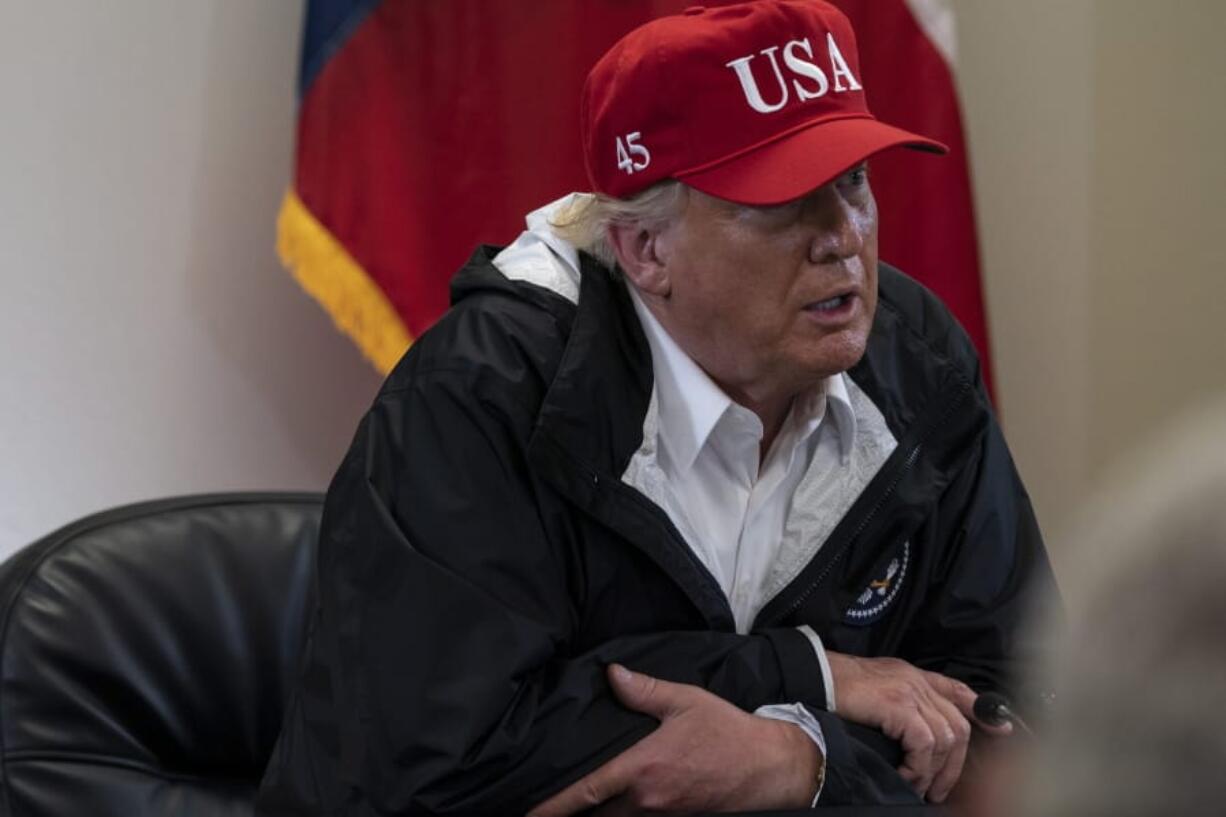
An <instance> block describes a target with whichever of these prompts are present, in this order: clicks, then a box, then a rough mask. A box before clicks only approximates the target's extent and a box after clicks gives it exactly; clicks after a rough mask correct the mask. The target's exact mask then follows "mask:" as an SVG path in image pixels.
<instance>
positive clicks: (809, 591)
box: [753, 382, 971, 630]
mask: <svg viewBox="0 0 1226 817" xmlns="http://www.w3.org/2000/svg"><path fill="white" fill-rule="evenodd" d="M970 390H971V384H970V383H969V382H965V383H963V384H962V385H961V387H960V388H959V389H958V391H957V392H955V393H954V395H953V397H952V398H951V399H950V402H949V404H948V406H946V408H945V410H944V411H942V412H941V413H940V415H938V416H937V417H936V418H935V419H934V420H933V421H932V422H931V423H930V424H929V425H928V426H927V427H926V428H924V430H923V433H922V434H921V435H920V437H919V439H918V440H916V442H915V444H914V445H912V446H911V449H910V450H909V451H908V452H907V457H906V459H904V460H903V462H902V464H901V465H899V466H898V469H897V471H896V472H895V474H894V478H893V479H892V480H891V481H890V484H889V485H888V486H886V488H885V489H884V490H883V491H882V492H881V495H880V496H878V497H877V501H876V502H874V503H873V506H872V507H871V508H869V510H868V512H867V513H866V514H864V516H863V517H861V519H860V522H859V524H858V525H856V528H855V530H853V531H852V532H851V534H850V535H848V536H847V537H846V538H845V539H844V540H843V541H842V542H841V543H840V544H839V545H838V550H837V551H835V553H834V555H833V556H831V557H830V559H829V560H828V561H827V562H826V565H825V567H823V568H822V571H821V572H820V573H819V574H818V575H817V577H816V578H814V579H813V581H812V582H811V583H810V584H809V586H808V587H806V588H805V590H804V591H803V592H802V593H801V594H800V595H799V596H797V597H796V599H795V600H794V601H793V602H792V603H791V604H789V605H788V606H787V607H786V608H784V609H783V610H781V611H780V612H779V613H777V614H776V615H774V616H771V618H770V619H769V620H767V621H764V622H756V621H755V622H754V626H753V629H755V630H756V629H758V627H759V626H771V625H773V624H775V623H776V622H779V621H781V620H783V619H785V618H787V617H788V616H789V615H791V614H792V613H794V612H795V611H796V610H799V609H800V607H801V606H802V605H803V604H804V603H805V602H806V601H807V600H808V599H809V597H810V596H812V595H813V593H814V592H815V591H816V590H817V588H818V587H820V586H821V584H822V582H824V581H825V580H826V577H827V576H828V575H829V574H830V571H831V570H833V569H834V566H835V565H836V564H838V562H839V560H840V559H842V558H843V555H844V554H845V553H846V552H847V549H848V548H849V547H851V544H852V543H853V542H855V541H856V539H857V538H859V536H860V534H861V533H862V532H863V531H864V529H865V528H866V527H868V524H869V523H870V522H872V521H873V519H874V518H875V517H876V516H877V514H878V513H879V512H880V511H881V508H882V507H883V506H884V505H885V504H886V501H887V500H888V499H889V498H890V496H892V495H893V493H894V491H895V490H897V488H898V485H899V483H901V482H902V480H903V477H905V476H906V475H907V473H908V472H909V471H910V470H911V469H912V468H914V467H915V463H916V462H917V461H918V460H919V455H920V452H921V451H922V450H923V447H924V444H925V443H926V442H927V441H928V439H929V438H930V437H931V436H932V434H933V433H934V432H935V431H936V430H937V429H938V428H940V427H941V426H942V425H943V424H944V422H945V420H946V419H947V418H948V417H949V416H950V415H951V414H953V412H954V409H956V408H957V407H958V406H960V405H961V404H962V401H963V400H964V399H965V398H966V395H967V394H968V393H969V392H970Z"/></svg>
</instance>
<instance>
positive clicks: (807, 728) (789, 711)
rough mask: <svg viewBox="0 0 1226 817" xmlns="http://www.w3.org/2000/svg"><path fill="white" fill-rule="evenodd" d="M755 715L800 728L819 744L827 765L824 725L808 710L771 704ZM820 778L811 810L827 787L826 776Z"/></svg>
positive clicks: (787, 705) (755, 712)
mask: <svg viewBox="0 0 1226 817" xmlns="http://www.w3.org/2000/svg"><path fill="white" fill-rule="evenodd" d="M754 714H755V715H757V716H758V717H760V718H772V719H774V720H777V721H786V722H787V723H791V724H795V725H796V726H799V727H800V728H801V730H803V731H804V733H805V734H806V735H808V736H809V739H810V740H812V741H813V742H814V743H815V744H817V751H819V752H821V754H822V761H821V762H822V764H823V765H825V763H826V736H825V734H823V733H822V725H821V724H820V723H818V722H817V718H816V717H814V716H813V713H812V712H810V711H809V710H808V709H806V708H805V707H803V706H801V705H800V704H770V705H769V706H760V707H758V708H757V709H756V710H754ZM818 777H819V781H820V782H819V783H818V784H817V793H816V794H815V795H813V802H812V803H810V804H809V807H810V808H812V807H813V806H816V805H817V801H818V798H820V797H821V796H822V789H823V788H824V787H825V783H826V776H825V775H824V774H819V775H818Z"/></svg>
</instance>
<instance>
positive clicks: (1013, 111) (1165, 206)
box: [953, 0, 1226, 562]
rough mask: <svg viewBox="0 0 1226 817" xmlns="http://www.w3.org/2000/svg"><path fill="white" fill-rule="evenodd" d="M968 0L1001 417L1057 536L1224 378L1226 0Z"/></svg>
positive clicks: (966, 71) (961, 17) (963, 59)
mask: <svg viewBox="0 0 1226 817" xmlns="http://www.w3.org/2000/svg"><path fill="white" fill-rule="evenodd" d="M953 5H954V7H955V10H956V13H957V21H958V27H959V32H958V33H959V36H958V44H959V55H958V74H957V75H958V80H959V84H960V87H961V93H962V101H963V107H964V115H965V117H966V125H967V129H968V131H969V137H970V146H971V151H972V169H973V173H974V177H975V190H976V199H977V207H978V215H979V222H980V239H981V247H982V251H983V262H984V270H985V271H984V275H985V279H986V286H987V291H988V307H989V317H990V320H991V324H992V326H991V328H992V336H993V340H994V343H995V356H996V371H997V377H998V381H999V382H998V391H999V397H1000V400H1001V403H1002V407H1003V415H1004V424H1005V428H1006V431H1007V433H1008V435H1009V438H1010V441H1011V443H1012V445H1013V448H1014V453H1015V456H1016V458H1017V460H1018V464H1019V467H1020V468H1021V470H1022V473H1023V476H1024V477H1025V479H1026V481H1027V484H1028V486H1029V488H1030V491H1031V494H1032V496H1033V498H1034V501H1035V504H1036V507H1037V508H1038V511H1039V515H1040V520H1041V522H1043V524H1044V527H1045V528H1046V529H1047V530H1048V532H1049V534H1052V533H1055V534H1059V531H1060V530H1061V529H1063V528H1064V527H1065V525H1066V524H1067V523H1068V522H1069V521H1070V520H1071V517H1072V515H1073V514H1074V513H1075V511H1076V510H1077V509H1078V507H1079V505H1080V504H1081V503H1082V501H1083V500H1084V499H1085V498H1086V497H1087V495H1088V493H1089V491H1090V489H1091V487H1092V486H1093V484H1094V483H1096V482H1097V481H1098V480H1099V479H1100V478H1101V477H1102V476H1103V475H1104V474H1105V472H1106V470H1108V469H1109V467H1110V465H1111V463H1112V461H1113V460H1114V459H1115V458H1116V457H1117V455H1118V454H1120V453H1122V451H1123V450H1124V449H1125V448H1127V447H1128V446H1130V445H1132V444H1134V443H1136V442H1138V441H1140V440H1141V439H1142V438H1145V437H1147V436H1148V435H1150V434H1152V433H1153V432H1154V431H1155V429H1157V428H1158V427H1160V426H1161V425H1163V424H1166V423H1169V422H1171V420H1172V419H1173V418H1174V416H1175V415H1177V414H1178V413H1179V412H1180V411H1181V410H1183V409H1186V408H1187V407H1189V406H1191V405H1193V404H1195V403H1196V402H1198V401H1200V400H1202V399H1203V398H1204V397H1205V396H1206V395H1208V394H1210V393H1213V392H1214V391H1217V390H1220V389H1223V388H1226V366H1224V365H1223V363H1224V362H1226V361H1224V360H1223V357H1226V355H1224V354H1223V351H1224V350H1226V278H1224V276H1223V274H1224V272H1226V264H1223V252H1222V250H1221V246H1222V245H1221V243H1220V239H1219V234H1220V233H1221V232H1223V231H1226V225H1224V224H1223V222H1224V221H1226V193H1224V192H1223V191H1226V159H1224V158H1223V146H1224V145H1226V92H1223V90H1222V87H1221V82H1222V79H1223V78H1226V50H1223V49H1222V48H1221V44H1220V34H1221V32H1222V31H1226V3H1222V2H1220V0H1178V2H1165V3H1153V2H1146V1H1145V0H1099V2H1090V0H1030V2H1026V3H1018V2H1015V0H954V3H953ZM1053 538H1054V539H1055V540H1057V541H1058V539H1059V536H1058V535H1057V536H1056V537H1053ZM1055 556H1056V559H1057V561H1058V562H1059V560H1060V558H1061V557H1060V554H1059V553H1056V554H1055Z"/></svg>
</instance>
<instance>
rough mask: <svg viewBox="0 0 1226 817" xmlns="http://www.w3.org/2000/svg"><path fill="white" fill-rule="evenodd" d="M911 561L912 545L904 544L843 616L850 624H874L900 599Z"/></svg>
mask: <svg viewBox="0 0 1226 817" xmlns="http://www.w3.org/2000/svg"><path fill="white" fill-rule="evenodd" d="M910 561H911V543H910V542H903V546H902V550H901V551H900V552H899V553H898V554H897V555H895V556H894V557H893V558H892V559H890V561H889V563H888V564H887V565H886V566H885V569H884V570H883V571H882V574H881V575H880V576H878V577H877V578H875V579H873V580H872V581H871V582H869V583H868V587H866V588H864V592H862V593H861V594H860V595H859V596H857V597H856V600H855V601H854V602H852V603H851V606H850V607H848V608H847V611H846V612H845V613H844V614H843V619H844V620H845V621H846V622H847V623H848V624H872V623H873V622H874V621H876V620H877V619H879V618H881V616H882V615H883V614H884V613H885V611H886V610H888V609H889V607H890V605H891V604H893V603H894V599H896V598H898V591H899V590H901V589H902V583H903V581H905V580H906V578H907V565H908V564H909V562H910Z"/></svg>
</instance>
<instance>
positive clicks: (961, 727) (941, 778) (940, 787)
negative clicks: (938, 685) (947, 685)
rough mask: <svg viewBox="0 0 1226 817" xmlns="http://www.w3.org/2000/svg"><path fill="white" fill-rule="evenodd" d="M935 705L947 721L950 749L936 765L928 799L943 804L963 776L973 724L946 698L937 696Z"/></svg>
mask: <svg viewBox="0 0 1226 817" xmlns="http://www.w3.org/2000/svg"><path fill="white" fill-rule="evenodd" d="M935 703H936V706H937V707H938V709H939V711H940V713H941V715H942V716H943V717H944V719H945V728H946V729H947V730H948V733H947V734H948V738H949V740H950V747H949V749H948V751H947V752H946V753H945V757H944V759H943V760H942V761H941V762H939V763H935V764H934V765H935V766H936V774H935V775H934V776H933V778H932V786H931V787H930V788H929V789H928V799H929V800H930V801H932V802H933V803H943V802H945V798H947V797H948V796H949V793H950V792H951V791H952V790H953V787H954V786H955V785H956V784H957V782H958V779H959V778H960V777H961V776H962V768H963V766H965V764H966V751H967V746H968V744H969V743H970V737H971V724H970V721H968V720H967V719H966V718H965V717H963V715H962V713H961V712H959V711H958V708H957V707H956V706H954V705H953V703H951V702H950V701H948V700H946V699H945V698H942V697H940V696H937V698H936V701H935Z"/></svg>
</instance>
